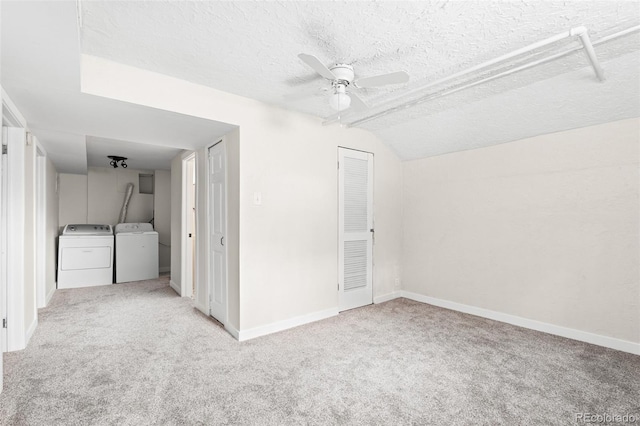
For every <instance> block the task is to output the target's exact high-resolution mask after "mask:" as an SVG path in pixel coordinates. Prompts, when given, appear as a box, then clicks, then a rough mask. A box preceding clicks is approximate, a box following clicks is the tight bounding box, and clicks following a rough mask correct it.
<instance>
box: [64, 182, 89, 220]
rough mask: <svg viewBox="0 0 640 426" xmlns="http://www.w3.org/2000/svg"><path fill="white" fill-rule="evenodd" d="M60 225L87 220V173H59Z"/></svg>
mask: <svg viewBox="0 0 640 426" xmlns="http://www.w3.org/2000/svg"><path fill="white" fill-rule="evenodd" d="M58 179H59V180H58V225H59V226H60V227H63V226H65V225H67V224H69V223H88V222H87V175H75V174H69V173H60V174H59V175H58Z"/></svg>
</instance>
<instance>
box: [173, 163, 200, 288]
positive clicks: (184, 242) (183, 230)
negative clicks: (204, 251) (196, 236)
mask: <svg viewBox="0 0 640 426" xmlns="http://www.w3.org/2000/svg"><path fill="white" fill-rule="evenodd" d="M192 159H193V168H194V173H196V188H197V167H198V161H197V157H196V152H195V151H185V152H183V153H182V156H181V157H180V161H181V163H180V170H181V173H182V178H181V182H180V192H181V194H180V195H181V197H180V198H181V200H180V291H178V290H176V291H178V294H180V295H182V296H184V297H191V296H194V294H193V282H194V280H195V278H196V277H194V276H193V267H192V268H191V270H192V273H191V280H189V279H188V278H189V277H188V276H187V270H188V269H187V260H188V259H187V255H186V253H187V250H188V248H187V247H188V246H189V238H188V237H187V234H188V229H187V220H188V219H187V215H186V214H185V213H186V210H187V184H188V181H189V179H188V176H187V169H188V167H186V166H187V163H188V162H189V161H191V160H192ZM195 198H196V199H195V200H193V201H194V204H195V205H196V216H197V215H198V209H197V199H198V193H197V189H196V194H195ZM196 230H197V218H196ZM197 251H198V248H197V247H196V248H195V250H193V253H192V256H193V257H196V252H197ZM196 264H197V262H196ZM196 268H197V267H196ZM196 273H197V271H196ZM187 283H190V284H191V287H189V286H188V285H187ZM174 290H175V289H174Z"/></svg>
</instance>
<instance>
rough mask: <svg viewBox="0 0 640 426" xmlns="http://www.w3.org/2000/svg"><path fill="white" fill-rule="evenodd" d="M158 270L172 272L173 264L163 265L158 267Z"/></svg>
mask: <svg viewBox="0 0 640 426" xmlns="http://www.w3.org/2000/svg"><path fill="white" fill-rule="evenodd" d="M158 272H160V273H161V274H163V273H165V272H171V266H161V267H159V268H158Z"/></svg>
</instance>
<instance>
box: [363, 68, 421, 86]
mask: <svg viewBox="0 0 640 426" xmlns="http://www.w3.org/2000/svg"><path fill="white" fill-rule="evenodd" d="M407 81H409V74H407V73H406V72H405V71H396V72H392V73H389V74H382V75H376V76H373V77H365V78H360V79H358V80H356V82H355V85H356V87H361V88H367V87H378V86H385V85H387V84H399V83H406V82H407Z"/></svg>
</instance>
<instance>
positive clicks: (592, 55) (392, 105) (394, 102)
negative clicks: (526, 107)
mask: <svg viewBox="0 0 640 426" xmlns="http://www.w3.org/2000/svg"><path fill="white" fill-rule="evenodd" d="M638 30H640V25H636V26H634V27H631V28H627V29H625V30H623V31H620V32H617V33H615V34H611V35H609V36H606V37H603V38H601V39H599V40H598V41H597V43H595V44H601V43H604V42H606V41H609V40H612V39H615V38H618V37H622V36H625V35H627V34H630V33H633V32H636V31H638ZM570 37H578V38H579V39H580V42H581V44H582V46H578V47H574V48H572V49H568V50H566V51H563V52H560V53H556V54H553V55H551V56H548V57H546V58H543V59H538V60H535V61H531V62H528V63H525V64H524V65H520V66H518V67H515V68H512V69H510V70H507V71H504V72H501V73H499V74H496V75H492V76H489V77H485V78H482V79H480V80H476V81H473V82H471V83H467V84H462V85H458V86H453V87H451V88H449V89H446V90H443V91H440V92H436V93H431V94H427V95H424V94H423V93H424V91H425V90H427V89H430V88H433V87H435V86H439V85H442V84H444V83H447V82H450V81H452V80H455V79H457V78H460V77H464V76H468V75H470V74H472V73H474V72H477V71H482V70H485V69H486V68H489V67H491V66H493V65H496V64H499V63H501V62H505V61H507V60H509V59H513V58H515V57H518V56H521V55H523V54H526V53H529V52H532V51H534V50H536V49H540V48H542V47H545V46H549V45H551V44H554V43H557V42H559V41H561V40H564V39H566V38H570ZM593 45H594V44H593V43H591V39H590V38H589V32H588V30H587V28H585V27H582V26H581V27H576V28H572V29H570V30H569V31H565V32H563V33H560V34H558V35H555V36H553V37H549V38H547V39H544V40H541V41H539V42H536V43H533V44H530V45H528V46H525V47H523V48H520V49H517V50H514V51H513V52H510V53H507V54H505V55H502V56H499V57H497V58H495V59H491V60H489V61H486V62H483V63H481V64H479V65H476V66H473V67H471V68H468V69H466V70H463V71H460V72H457V73H455V74H452V75H450V76H448V77H445V78H442V79H439V80H437V81H434V82H432V83H429V84H427V85H424V86H421V87H418V88H415V89H413V90H410V91H408V92H405V93H403V94H402V96H401V97H397V98H394V99H391V100H388V101H385V102H383V103H382V104H379V105H376V106H375V107H373V108H371V109H372V110H374V111H376V110H377V112H374V113H373V114H369V115H366V116H364V117H362V118H360V119H357V120H354V121H352V122H349V123H347V126H348V127H353V126H357V125H359V124H362V123H365V122H367V121H371V120H375V119H377V118H380V117H383V116H385V115H388V114H391V113H394V112H398V111H402V110H405V109H407V108H410V107H413V106H416V105H418V104H421V103H423V102H426V101H430V100H433V99H436V98H441V97H444V96H448V95H451V94H453V93H456V92H459V91H462V90H465V89H468V88H470V87H473V86H477V85H479V84H482V83H487V82H489V81H492V80H496V79H498V78H502V77H506V76H507V75H510V74H514V73H516V72H519V71H523V70H526V69H529V68H532V67H535V66H537V65H541V64H544V63H547V62H551V61H553V60H556V59H558V58H561V57H563V56H567V55H569V54H571V53H573V52H575V51H577V50H580V49H584V51H585V54H586V55H587V58H588V59H589V62H590V63H591V66H592V67H593V70H594V72H595V74H596V77H597V78H598V80H600V81H604V71H603V69H602V67H601V66H600V62H599V61H598V57H597V56H596V52H595V50H594V48H593ZM420 94H423V95H422V96H419V95H420ZM414 95H415V96H419V97H417V98H413V99H411V100H409V101H403V99H406V98H408V97H411V96H414ZM343 117H344V115H343ZM338 120H339V118H337V117H335V116H334V117H331V118H329V119H327V120H325V121H324V122H323V124H324V125H329V124H333V123H335V122H336V121H338Z"/></svg>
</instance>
